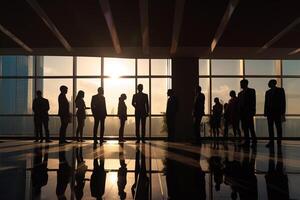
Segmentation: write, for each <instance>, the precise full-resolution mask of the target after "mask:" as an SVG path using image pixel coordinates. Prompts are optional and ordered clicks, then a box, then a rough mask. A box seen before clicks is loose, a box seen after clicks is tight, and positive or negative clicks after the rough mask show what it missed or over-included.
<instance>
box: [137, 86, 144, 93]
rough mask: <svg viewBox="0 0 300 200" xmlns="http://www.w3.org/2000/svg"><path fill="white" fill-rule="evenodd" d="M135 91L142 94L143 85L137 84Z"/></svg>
mask: <svg viewBox="0 0 300 200" xmlns="http://www.w3.org/2000/svg"><path fill="white" fill-rule="evenodd" d="M137 89H138V91H139V92H142V91H143V89H144V86H143V84H138V86H137Z"/></svg>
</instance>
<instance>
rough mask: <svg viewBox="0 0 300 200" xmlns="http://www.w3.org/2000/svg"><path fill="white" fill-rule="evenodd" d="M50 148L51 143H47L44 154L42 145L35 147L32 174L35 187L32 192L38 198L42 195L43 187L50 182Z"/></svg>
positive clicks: (33, 186)
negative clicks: (48, 166)
mask: <svg viewBox="0 0 300 200" xmlns="http://www.w3.org/2000/svg"><path fill="white" fill-rule="evenodd" d="M48 150H49V145H46V146H45V152H44V155H43V152H42V151H43V148H42V146H38V147H35V148H34V157H33V169H32V173H31V176H32V188H33V192H32V193H33V195H34V197H36V198H37V197H39V196H40V195H41V188H42V187H43V186H45V185H47V182H48V168H47V165H48ZM43 156H44V159H43ZM37 199H38V198H37Z"/></svg>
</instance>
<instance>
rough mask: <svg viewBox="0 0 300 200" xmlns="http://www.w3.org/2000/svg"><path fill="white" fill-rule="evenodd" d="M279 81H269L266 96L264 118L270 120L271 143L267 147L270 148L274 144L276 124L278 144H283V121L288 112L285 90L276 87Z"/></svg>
mask: <svg viewBox="0 0 300 200" xmlns="http://www.w3.org/2000/svg"><path fill="white" fill-rule="evenodd" d="M276 85H277V81H276V80H275V79H272V80H270V81H269V83H268V86H269V88H270V89H269V90H268V91H266V94H265V109H264V116H266V117H267V120H268V130H269V137H270V141H269V143H268V144H267V145H266V146H267V147H270V146H271V145H273V144H274V124H275V126H276V129H277V138H278V140H277V143H278V144H279V145H280V144H281V139H282V121H283V120H284V118H285V110H286V101H285V92H284V89H283V88H279V87H277V86H276Z"/></svg>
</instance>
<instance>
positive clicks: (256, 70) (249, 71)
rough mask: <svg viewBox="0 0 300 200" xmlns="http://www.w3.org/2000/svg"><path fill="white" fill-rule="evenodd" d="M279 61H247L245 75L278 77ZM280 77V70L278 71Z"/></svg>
mask: <svg viewBox="0 0 300 200" xmlns="http://www.w3.org/2000/svg"><path fill="white" fill-rule="evenodd" d="M279 64H280V63H279V61H277V60H245V75H276V65H277V66H278V67H277V69H279ZM277 73H278V75H280V70H277Z"/></svg>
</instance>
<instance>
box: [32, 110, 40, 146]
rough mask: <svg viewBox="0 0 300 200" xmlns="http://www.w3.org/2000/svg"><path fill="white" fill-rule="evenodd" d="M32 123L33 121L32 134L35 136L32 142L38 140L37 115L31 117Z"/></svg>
mask: <svg viewBox="0 0 300 200" xmlns="http://www.w3.org/2000/svg"><path fill="white" fill-rule="evenodd" d="M33 123H34V136H35V141H34V142H38V141H39V131H38V129H39V128H38V120H37V117H36V116H34V118H33Z"/></svg>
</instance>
